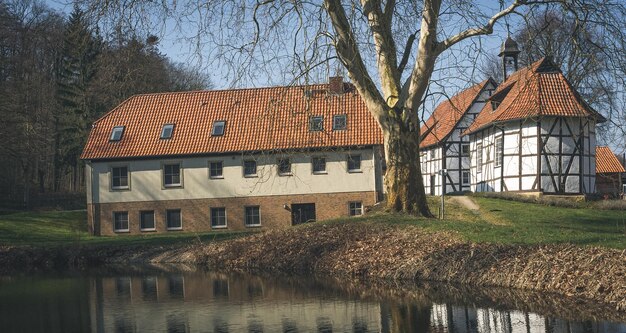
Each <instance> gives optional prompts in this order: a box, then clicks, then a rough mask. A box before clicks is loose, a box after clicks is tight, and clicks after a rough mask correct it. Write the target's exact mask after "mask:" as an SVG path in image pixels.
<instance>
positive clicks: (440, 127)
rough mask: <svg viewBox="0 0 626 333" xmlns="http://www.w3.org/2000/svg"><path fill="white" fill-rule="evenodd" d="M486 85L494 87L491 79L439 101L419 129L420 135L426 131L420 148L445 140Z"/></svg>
mask: <svg viewBox="0 0 626 333" xmlns="http://www.w3.org/2000/svg"><path fill="white" fill-rule="evenodd" d="M487 87H495V83H494V82H493V80H492V79H487V80H485V81H483V82H481V83H479V84H476V85H474V86H472V87H470V88H468V89H465V90H463V91H461V92H460V93H458V94H456V95H455V96H453V97H452V98H450V99H448V100H446V101H443V102H442V103H440V104H439V105H438V106H437V107H436V108H435V110H434V111H433V113H432V115H431V116H430V117H429V118H428V119H427V120H426V122H425V123H424V125H423V126H422V127H421V129H420V133H422V135H424V133H426V135H424V137H423V138H422V141H421V142H420V148H426V147H429V146H433V145H436V144H438V143H440V142H441V141H443V140H445V139H446V138H447V137H448V136H449V135H450V134H451V133H452V131H453V130H454V129H455V127H456V126H457V125H458V124H459V122H460V121H461V119H462V118H463V116H464V115H465V114H466V113H467V112H468V111H469V110H470V109H471V107H472V105H473V104H474V103H475V102H476V101H477V99H478V97H479V96H480V95H481V93H482V92H484V91H485V90H486V88H487Z"/></svg>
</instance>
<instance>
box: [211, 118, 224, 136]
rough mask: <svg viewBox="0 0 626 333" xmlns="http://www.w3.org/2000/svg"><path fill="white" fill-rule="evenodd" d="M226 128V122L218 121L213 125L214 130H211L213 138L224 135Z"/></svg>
mask: <svg viewBox="0 0 626 333" xmlns="http://www.w3.org/2000/svg"><path fill="white" fill-rule="evenodd" d="M225 127H226V121H224V120H218V121H216V122H214V123H213V129H212V130H211V135H212V136H221V135H224V128H225Z"/></svg>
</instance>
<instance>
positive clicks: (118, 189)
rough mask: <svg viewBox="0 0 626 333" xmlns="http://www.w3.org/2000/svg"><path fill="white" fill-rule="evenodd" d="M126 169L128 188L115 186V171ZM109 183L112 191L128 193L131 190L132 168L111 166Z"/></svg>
mask: <svg viewBox="0 0 626 333" xmlns="http://www.w3.org/2000/svg"><path fill="white" fill-rule="evenodd" d="M120 168H126V186H115V185H113V179H115V176H114V174H113V169H120ZM109 183H110V185H111V186H110V188H111V191H128V190H130V167H129V166H128V165H127V164H126V165H111V166H110V167H109Z"/></svg>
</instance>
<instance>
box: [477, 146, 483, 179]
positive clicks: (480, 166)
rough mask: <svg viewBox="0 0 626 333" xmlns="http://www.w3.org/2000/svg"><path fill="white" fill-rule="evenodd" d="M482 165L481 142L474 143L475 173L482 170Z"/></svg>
mask: <svg viewBox="0 0 626 333" xmlns="http://www.w3.org/2000/svg"><path fill="white" fill-rule="evenodd" d="M482 166H483V144H482V143H477V144H476V173H480V172H481V171H482Z"/></svg>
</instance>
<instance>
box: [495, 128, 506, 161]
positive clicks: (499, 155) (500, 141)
mask: <svg viewBox="0 0 626 333" xmlns="http://www.w3.org/2000/svg"><path fill="white" fill-rule="evenodd" d="M498 145H499V146H500V147H498ZM503 159H504V136H503V135H502V136H499V137H496V142H495V143H494V166H495V167H496V168H499V167H501V166H502V162H503Z"/></svg>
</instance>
